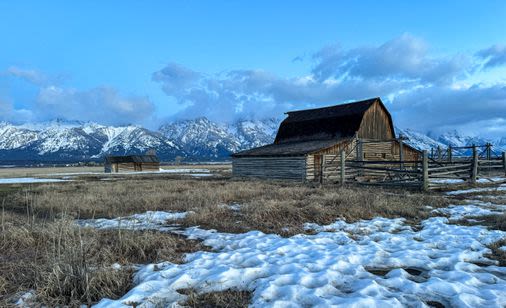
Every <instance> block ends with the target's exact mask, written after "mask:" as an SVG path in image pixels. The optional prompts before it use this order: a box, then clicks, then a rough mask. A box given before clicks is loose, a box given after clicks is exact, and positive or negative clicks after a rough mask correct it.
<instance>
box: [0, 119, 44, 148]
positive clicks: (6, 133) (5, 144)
mask: <svg viewBox="0 0 506 308" xmlns="http://www.w3.org/2000/svg"><path fill="white" fill-rule="evenodd" d="M37 138H38V136H37V132H36V131H32V130H29V129H26V128H21V127H17V126H14V125H12V124H9V123H6V122H1V123H0V150H13V149H19V148H24V147H27V146H29V145H30V144H32V143H33V142H35V141H36V140H37Z"/></svg>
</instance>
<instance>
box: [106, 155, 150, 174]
mask: <svg viewBox="0 0 506 308" xmlns="http://www.w3.org/2000/svg"><path fill="white" fill-rule="evenodd" d="M159 170H160V160H159V159H158V157H157V156H156V155H126V156H106V157H105V164H104V171H105V172H106V173H111V172H135V171H159Z"/></svg>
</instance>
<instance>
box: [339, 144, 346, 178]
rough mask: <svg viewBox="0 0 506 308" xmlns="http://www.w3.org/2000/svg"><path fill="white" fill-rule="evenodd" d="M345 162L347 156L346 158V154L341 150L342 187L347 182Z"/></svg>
mask: <svg viewBox="0 0 506 308" xmlns="http://www.w3.org/2000/svg"><path fill="white" fill-rule="evenodd" d="M345 162H346V156H345V153H344V151H343V150H341V163H340V167H341V169H340V170H339V171H340V177H341V182H340V183H341V185H344V182H345V181H346V173H345V172H346V169H345V168H346V166H345Z"/></svg>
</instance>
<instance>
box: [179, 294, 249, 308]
mask: <svg viewBox="0 0 506 308" xmlns="http://www.w3.org/2000/svg"><path fill="white" fill-rule="evenodd" d="M178 292H179V293H182V294H186V295H187V296H188V299H187V301H186V302H185V303H184V305H185V307H193V308H241V307H248V305H249V303H250V301H251V295H252V294H251V292H248V291H235V290H226V291H222V292H211V293H203V294H198V293H197V292H195V291H193V290H178Z"/></svg>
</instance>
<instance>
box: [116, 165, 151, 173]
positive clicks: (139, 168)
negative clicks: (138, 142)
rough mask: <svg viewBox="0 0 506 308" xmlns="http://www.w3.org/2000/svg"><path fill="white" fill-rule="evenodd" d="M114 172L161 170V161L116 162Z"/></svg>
mask: <svg viewBox="0 0 506 308" xmlns="http://www.w3.org/2000/svg"><path fill="white" fill-rule="evenodd" d="M115 165H116V166H115V168H113V171H114V172H133V171H159V170H160V164H159V163H116V164H115Z"/></svg>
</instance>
